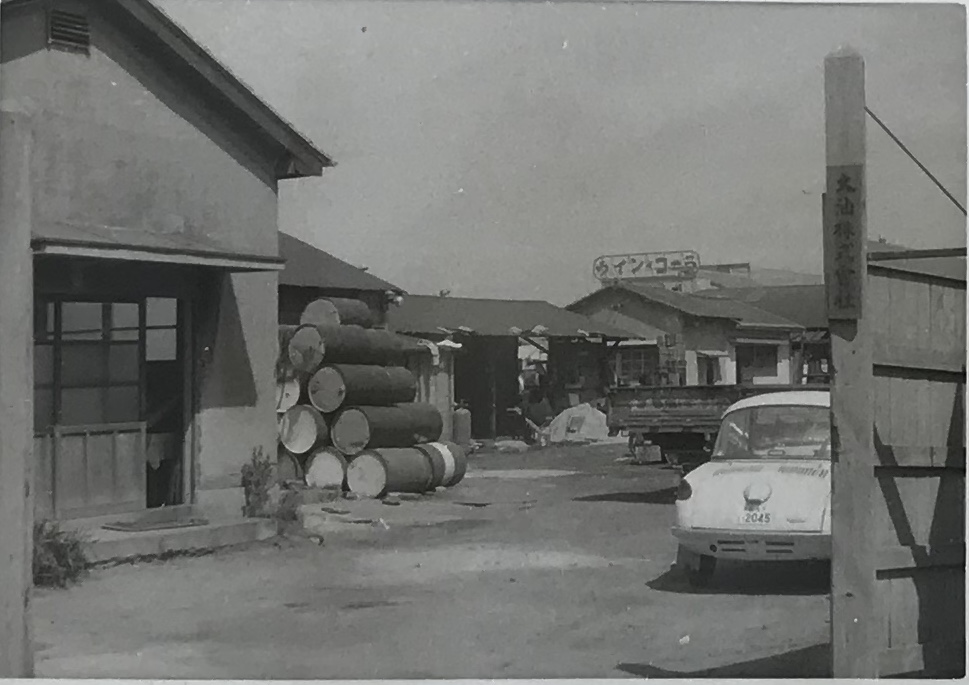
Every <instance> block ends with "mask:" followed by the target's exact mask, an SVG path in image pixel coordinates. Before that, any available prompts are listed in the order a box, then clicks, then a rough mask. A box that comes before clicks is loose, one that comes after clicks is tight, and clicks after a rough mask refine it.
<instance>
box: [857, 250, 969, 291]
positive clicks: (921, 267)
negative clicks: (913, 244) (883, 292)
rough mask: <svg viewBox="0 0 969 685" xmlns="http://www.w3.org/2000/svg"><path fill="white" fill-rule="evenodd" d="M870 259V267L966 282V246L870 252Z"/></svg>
mask: <svg viewBox="0 0 969 685" xmlns="http://www.w3.org/2000/svg"><path fill="white" fill-rule="evenodd" d="M960 252H961V254H959V253H960ZM868 260H869V261H868V265H869V267H876V268H879V269H889V270H892V271H904V272H907V273H911V274H919V275H923V276H935V277H937V278H945V279H949V280H953V281H960V282H962V283H965V282H966V249H965V248H955V249H952V250H905V251H898V252H883V253H881V254H879V253H870V254H869V255H868Z"/></svg>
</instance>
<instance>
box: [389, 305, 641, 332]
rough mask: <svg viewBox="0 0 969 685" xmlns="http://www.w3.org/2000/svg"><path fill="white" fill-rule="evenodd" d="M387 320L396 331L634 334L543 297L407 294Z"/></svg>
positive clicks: (392, 309)
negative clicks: (510, 298) (469, 296)
mask: <svg viewBox="0 0 969 685" xmlns="http://www.w3.org/2000/svg"><path fill="white" fill-rule="evenodd" d="M387 326H388V328H390V329H391V330H394V331H397V332H399V333H418V334H421V335H441V334H442V333H444V331H442V330H441V329H446V330H448V331H460V332H464V333H472V334H475V335H487V336H509V335H514V336H517V335H520V334H524V335H529V336H535V337H542V338H560V337H569V338H573V337H582V336H583V335H584V334H589V335H593V336H596V335H599V336H605V337H610V338H630V337H634V336H632V335H630V333H629V332H627V331H624V330H622V329H620V328H616V327H614V326H610V325H608V324H605V323H601V322H599V321H595V320H593V319H591V318H589V317H587V316H583V315H582V314H576V313H575V312H570V311H567V310H565V309H562V308H560V307H556V306H555V305H553V304H551V303H549V302H545V301H543V300H489V299H477V298H467V297H436V296H433V295H406V296H404V300H403V302H402V303H401V304H400V305H399V306H397V307H391V308H390V310H389V311H388V312H387Z"/></svg>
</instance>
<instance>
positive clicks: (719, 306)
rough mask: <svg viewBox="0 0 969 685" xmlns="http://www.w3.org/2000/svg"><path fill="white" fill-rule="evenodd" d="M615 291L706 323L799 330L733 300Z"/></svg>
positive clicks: (635, 289) (640, 288)
mask: <svg viewBox="0 0 969 685" xmlns="http://www.w3.org/2000/svg"><path fill="white" fill-rule="evenodd" d="M614 287H618V288H622V289H625V290H628V291H630V292H632V293H634V294H636V295H639V296H640V297H643V298H645V299H647V300H651V301H653V302H658V303H660V304H664V305H666V306H667V307H671V308H673V309H676V310H679V311H681V312H683V313H684V314H689V315H690V316H696V317H700V318H708V319H730V320H732V321H736V322H737V324H738V325H740V326H743V327H746V328H787V329H797V328H801V327H802V326H801V325H800V324H798V323H795V322H794V321H791V320H790V319H787V318H784V317H782V316H778V315H776V314H773V313H771V312H768V311H765V310H763V309H760V308H758V307H754V306H752V305H749V304H747V303H745V302H741V301H738V300H734V299H729V298H723V299H715V298H710V297H700V296H698V295H694V294H687V293H678V292H673V291H671V290H667V289H666V288H659V287H650V286H635V285H619V286H614Z"/></svg>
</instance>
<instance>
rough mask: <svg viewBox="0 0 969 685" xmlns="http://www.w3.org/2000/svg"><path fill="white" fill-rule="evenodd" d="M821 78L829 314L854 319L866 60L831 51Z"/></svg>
mask: <svg viewBox="0 0 969 685" xmlns="http://www.w3.org/2000/svg"><path fill="white" fill-rule="evenodd" d="M825 79H826V80H827V81H828V83H827V85H826V92H825V110H826V124H825V128H826V139H827V141H826V144H827V188H826V190H827V192H826V193H825V200H824V279H825V282H826V283H827V284H828V287H827V288H826V291H827V310H828V318H829V319H834V320H854V321H857V320H858V319H860V318H861V316H862V305H863V302H862V299H863V298H862V292H863V289H862V281H863V279H864V278H866V277H867V268H866V267H867V265H866V263H865V255H866V251H867V250H866V241H867V230H866V216H865V101H864V90H863V88H864V62H863V61H862V59H861V57H860V56H859V55H857V54H854V53H851V52H850V51H845V52H844V53H835V54H834V55H832V56H830V57H829V59H828V60H827V61H826V65H825Z"/></svg>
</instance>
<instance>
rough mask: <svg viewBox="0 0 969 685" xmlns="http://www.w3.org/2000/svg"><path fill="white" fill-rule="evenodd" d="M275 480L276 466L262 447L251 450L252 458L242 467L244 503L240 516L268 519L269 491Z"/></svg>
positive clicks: (269, 513) (269, 514)
mask: <svg viewBox="0 0 969 685" xmlns="http://www.w3.org/2000/svg"><path fill="white" fill-rule="evenodd" d="M275 480H276V465H275V463H274V461H273V460H272V459H270V458H269V457H267V456H266V455H265V453H264V452H263V449H262V447H257V448H256V449H254V450H252V458H251V459H250V460H249V463H248V464H245V465H244V466H243V467H242V489H243V491H244V492H245V497H246V503H245V506H243V507H242V515H243V516H245V517H247V518H269V517H270V516H272V512H271V510H270V509H271V507H270V503H271V502H270V490H271V488H272V487H273V484H274V483H275Z"/></svg>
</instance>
